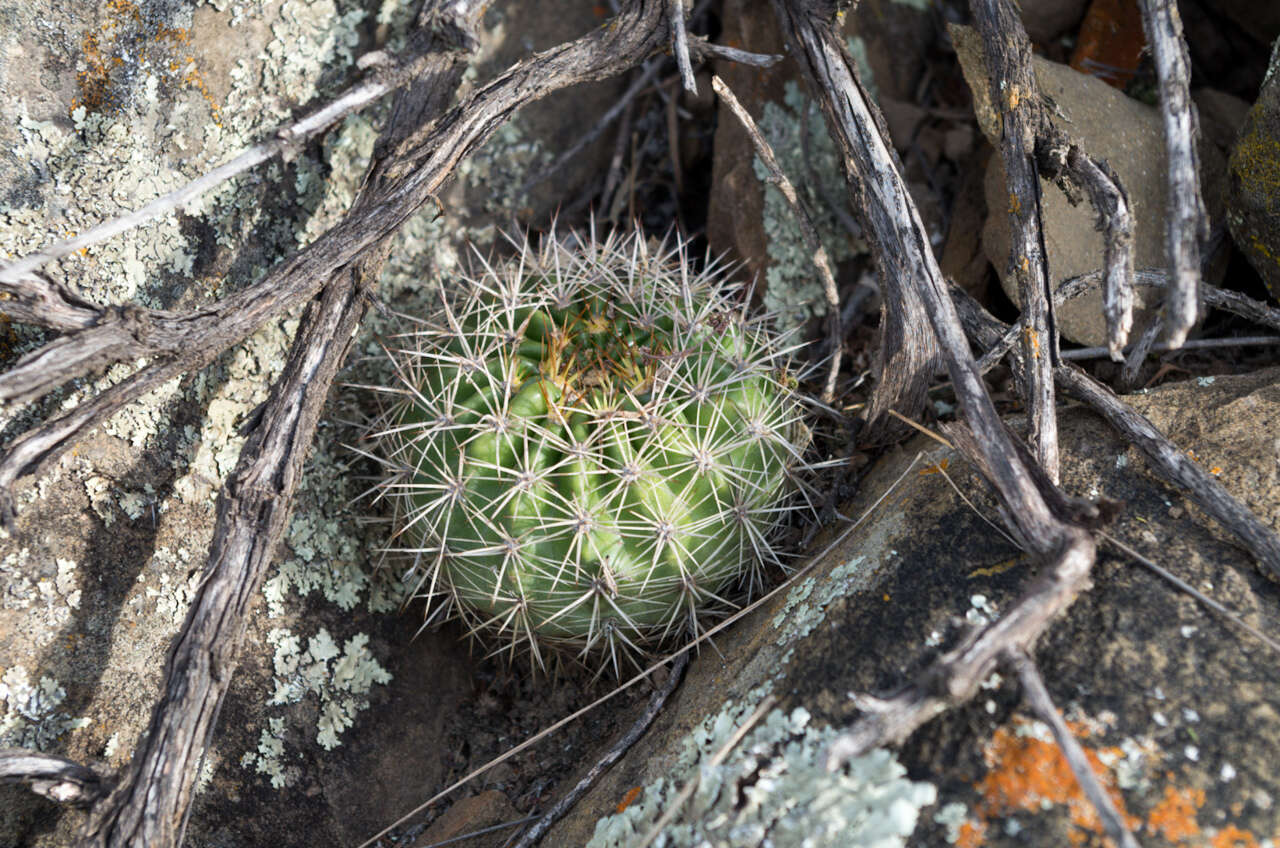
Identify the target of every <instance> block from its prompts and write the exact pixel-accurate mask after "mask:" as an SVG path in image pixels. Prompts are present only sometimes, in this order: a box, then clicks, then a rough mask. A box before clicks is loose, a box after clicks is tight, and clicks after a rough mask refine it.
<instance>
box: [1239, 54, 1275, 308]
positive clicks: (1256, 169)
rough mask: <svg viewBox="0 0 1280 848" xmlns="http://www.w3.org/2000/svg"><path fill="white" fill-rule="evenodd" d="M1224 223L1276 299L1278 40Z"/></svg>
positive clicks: (1246, 131)
mask: <svg viewBox="0 0 1280 848" xmlns="http://www.w3.org/2000/svg"><path fill="white" fill-rule="evenodd" d="M1228 167H1229V169H1230V187H1229V189H1228V192H1227V225H1228V226H1229V227H1230V229H1231V236H1232V238H1233V239H1234V240H1235V243H1236V246H1237V247H1239V248H1240V250H1241V251H1242V252H1243V253H1244V255H1245V256H1247V257H1249V262H1250V263H1252V264H1253V267H1254V268H1256V269H1257V271H1258V274H1259V275H1260V276H1261V277H1262V279H1263V282H1265V283H1266V284H1267V288H1268V289H1269V290H1270V292H1271V296H1272V297H1274V298H1277V299H1280V39H1278V40H1277V41H1276V47H1275V49H1274V51H1273V52H1272V54H1271V65H1270V68H1269V71H1268V75H1267V80H1266V82H1265V83H1263V86H1262V90H1261V91H1260V92H1258V100H1257V102H1255V103H1254V104H1253V108H1252V109H1250V110H1249V115H1248V117H1247V118H1246V120H1245V123H1244V126H1243V127H1241V129H1240V135H1239V137H1238V138H1237V139H1236V143H1235V147H1234V149H1233V150H1232V151H1231V159H1230V163H1229V165H1228Z"/></svg>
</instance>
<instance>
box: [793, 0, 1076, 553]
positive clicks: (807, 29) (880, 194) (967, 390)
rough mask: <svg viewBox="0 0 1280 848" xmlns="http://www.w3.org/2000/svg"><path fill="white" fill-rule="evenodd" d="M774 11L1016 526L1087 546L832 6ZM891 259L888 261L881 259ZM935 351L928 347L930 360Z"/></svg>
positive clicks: (916, 332)
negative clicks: (1033, 457)
mask: <svg viewBox="0 0 1280 848" xmlns="http://www.w3.org/2000/svg"><path fill="white" fill-rule="evenodd" d="M774 9H775V11H776V12H777V14H778V19H779V21H780V23H781V29H782V31H783V33H784V34H785V36H786V38H787V41H788V43H790V44H791V47H792V49H791V53H792V55H793V56H795V57H796V59H797V61H799V62H800V64H801V66H802V67H803V68H804V69H805V72H806V74H807V75H808V77H809V79H810V81H811V82H812V83H813V84H814V86H815V88H816V93H817V95H818V97H819V102H820V103H821V104H822V109H823V113H824V114H825V115H826V116H827V121H828V124H829V125H830V126H831V127H832V129H833V131H834V134H835V135H836V137H837V138H838V139H839V140H840V143H841V144H842V146H843V147H844V148H845V151H846V154H847V155H846V162H847V163H848V166H849V169H850V170H849V175H848V176H849V182H850V186H851V188H858V189H861V190H863V191H865V192H866V193H867V197H866V201H867V203H866V204H856V205H857V206H858V208H861V209H863V210H864V213H865V214H866V215H867V218H868V221H869V223H870V225H871V226H869V227H868V228H867V230H866V232H867V235H868V238H869V239H870V240H871V243H872V245H873V248H874V249H875V250H876V251H877V254H878V255H879V257H880V260H881V262H882V264H881V271H882V274H883V275H884V281H885V285H884V290H885V296H886V299H887V300H888V299H895V298H894V297H892V296H891V295H890V291H891V290H895V291H897V292H898V293H899V294H900V295H901V296H902V297H903V298H905V297H907V296H908V295H909V297H910V298H911V299H913V300H914V301H915V302H917V303H918V304H919V306H920V308H921V310H923V312H924V316H925V320H927V321H928V322H929V323H928V326H930V327H932V329H933V336H932V339H931V341H933V342H934V343H935V344H937V345H940V346H941V351H942V353H943V354H945V362H946V366H947V370H948V372H949V373H950V376H951V382H952V385H953V386H954V387H955V391H956V397H957V398H958V400H959V401H960V406H961V409H962V410H963V412H964V418H965V421H966V422H967V423H968V425H969V426H970V427H971V428H972V429H973V432H974V434H975V436H976V437H977V447H976V450H977V452H978V454H979V455H980V456H981V458H982V463H983V466H984V467H985V468H986V469H987V470H988V471H989V478H990V480H991V482H992V484H993V485H994V486H995V488H996V491H997V492H998V494H999V496H1000V498H1001V500H1002V501H1003V502H1004V505H1005V507H1006V508H1007V510H1008V513H1009V514H1010V515H1011V516H1013V520H1014V521H1015V522H1016V525H1017V528H1018V530H1019V532H1020V533H1021V534H1022V536H1023V538H1025V539H1027V540H1029V545H1030V546H1031V547H1030V550H1031V551H1032V552H1033V553H1034V554H1036V555H1038V556H1041V557H1046V558H1051V559H1057V558H1058V557H1060V556H1061V555H1062V554H1061V552H1062V551H1063V550H1066V549H1068V548H1072V549H1074V548H1075V547H1076V546H1077V545H1085V546H1086V547H1088V548H1089V550H1090V551H1092V543H1091V542H1088V539H1087V536H1086V537H1084V539H1083V540H1082V539H1081V534H1080V532H1079V530H1078V528H1075V527H1072V526H1070V525H1069V523H1067V522H1066V521H1064V520H1063V518H1061V517H1059V516H1057V515H1055V514H1054V513H1053V511H1052V510H1051V508H1050V505H1049V504H1048V503H1046V501H1045V499H1044V497H1043V495H1042V493H1041V491H1040V488H1039V486H1038V485H1037V481H1036V478H1035V475H1034V473H1033V471H1032V470H1031V469H1030V468H1029V467H1028V466H1027V464H1026V463H1025V462H1023V460H1022V456H1021V454H1020V453H1019V452H1018V450H1017V448H1016V447H1015V446H1014V444H1013V440H1012V439H1011V438H1010V435H1009V433H1008V431H1007V430H1006V428H1005V426H1004V423H1003V422H1002V421H1001V420H1000V416H999V415H998V414H997V413H996V409H995V405H994V404H993V403H992V401H991V397H990V395H988V394H987V390H986V387H985V386H983V384H982V378H981V376H980V375H979V374H978V371H977V368H976V366H975V363H974V361H973V355H972V353H971V352H970V350H969V342H968V340H967V339H965V335H964V330H963V329H962V328H961V326H960V320H959V318H958V317H957V315H956V310H955V306H954V305H953V304H952V302H951V297H950V296H949V295H948V293H947V288H946V285H945V283H944V282H943V279H942V273H941V272H940V271H939V270H938V265H937V262H936V261H935V260H934V257H933V252H932V251H931V250H930V248H929V240H928V238H927V236H926V235H925V232H924V225H923V224H922V223H921V221H920V215H919V213H918V212H917V211H916V208H915V204H914V203H913V202H912V201H911V197H910V195H909V194H908V193H907V190H906V186H905V185H904V184H903V181H902V175H901V173H900V172H899V170H898V168H897V166H896V162H895V160H894V158H893V156H892V153H891V148H889V146H888V145H887V143H886V141H885V136H884V134H882V133H881V131H880V129H879V127H878V126H877V124H876V122H875V121H874V120H873V119H872V117H871V113H870V112H869V111H868V105H867V101H866V98H865V94H864V92H863V91H862V89H861V88H860V87H859V86H858V85H857V83H856V81H855V79H854V77H853V71H852V60H851V58H850V56H849V55H848V52H847V50H846V48H845V45H844V41H843V39H841V38H840V37H839V36H838V35H837V34H836V31H835V29H834V26H833V21H832V17H831V16H832V15H833V14H834V9H833V8H832V7H831V6H829V5H827V4H825V3H823V2H820V0H774ZM857 145H862V146H857ZM868 204H869V205H868ZM890 262H892V263H893V264H891V265H890V264H886V263H890ZM890 271H892V272H895V273H896V276H895V273H890ZM890 280H893V284H892V286H890ZM924 326H925V325H924V324H917V325H916V326H914V327H912V328H911V330H912V336H913V338H914V343H913V345H912V347H911V348H910V349H911V350H915V351H917V352H918V351H920V350H922V349H923V345H922V344H921V340H922V339H923V337H925V336H926V335H927V334H925V333H924V332H922V330H923V327H924ZM936 356H937V354H931V355H930V358H931V359H932V358H934V357H936ZM888 365H890V366H892V363H888ZM894 371H895V374H896V376H895V375H886V377H885V379H886V380H888V381H898V380H901V381H903V382H902V383H900V385H907V384H909V382H910V380H909V379H908V378H907V377H905V376H903V371H902V370H901V369H894ZM1086 543H1087V544H1086Z"/></svg>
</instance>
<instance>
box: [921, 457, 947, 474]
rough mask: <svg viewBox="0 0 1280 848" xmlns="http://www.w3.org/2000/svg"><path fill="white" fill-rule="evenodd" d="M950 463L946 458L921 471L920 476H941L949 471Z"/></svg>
mask: <svg viewBox="0 0 1280 848" xmlns="http://www.w3.org/2000/svg"><path fill="white" fill-rule="evenodd" d="M949 462H950V460H949V459H946V458H944V459H943V460H941V461H940V462H935V463H934V464H933V465H926V466H925V467H924V468H921V469H920V476H921V477H923V476H925V475H926V474H941V473H942V472H944V471H946V470H947V464H948V463H949Z"/></svg>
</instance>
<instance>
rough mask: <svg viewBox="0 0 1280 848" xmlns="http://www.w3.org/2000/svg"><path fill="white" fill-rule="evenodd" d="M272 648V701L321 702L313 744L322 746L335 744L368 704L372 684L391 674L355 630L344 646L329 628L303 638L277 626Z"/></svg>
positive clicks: (327, 747) (271, 636)
mask: <svg viewBox="0 0 1280 848" xmlns="http://www.w3.org/2000/svg"><path fill="white" fill-rule="evenodd" d="M267 641H268V642H269V643H270V644H272V645H274V646H275V657H274V659H273V663H274V670H275V693H274V694H273V695H272V696H271V703H272V704H275V705H285V704H296V703H298V702H299V701H302V700H303V699H304V698H307V697H310V696H314V697H315V698H316V699H318V701H319V705H320V717H319V719H318V721H317V724H316V729H317V731H318V732H317V734H316V742H318V743H319V744H320V746H321V747H323V748H324V749H325V750H331V749H333V748H336V747H337V746H338V745H339V744H340V743H339V740H338V737H339V736H340V735H341V734H342V732H343V731H344V730H346V729H347V728H349V727H350V726H351V725H352V723H353V722H354V720H355V716H356V714H357V713H359V712H360V711H361V710H363V709H365V708H366V707H368V706H369V703H368V694H369V690H370V689H371V688H372V687H373V685H374V684H375V683H377V684H386V683H389V682H390V681H391V675H390V674H388V673H387V670H386V669H385V668H383V667H382V666H381V665H379V663H378V661H377V660H376V659H374V657H373V654H372V653H370V651H369V637H368V635H367V634H364V633H357V634H356V635H354V636H352V637H351V638H350V639H348V640H347V641H346V643H345V644H344V645H343V646H342V648H339V647H338V644H337V643H336V642H335V641H334V640H333V637H332V636H331V635H330V634H329V631H328V630H326V629H325V628H323V627H322V628H320V630H319V631H317V632H316V634H315V635H314V636H312V637H311V638H310V639H309V640H308V641H307V647H306V649H305V650H303V648H302V640H301V639H300V638H299V637H298V636H296V635H294V634H293V633H292V632H291V631H289V630H287V629H285V628H279V627H278V628H275V629H273V630H272V631H271V632H270V634H268V636H267Z"/></svg>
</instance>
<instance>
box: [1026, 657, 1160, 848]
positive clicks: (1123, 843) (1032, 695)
mask: <svg viewBox="0 0 1280 848" xmlns="http://www.w3.org/2000/svg"><path fill="white" fill-rule="evenodd" d="M1004 660H1005V662H1007V663H1008V664H1009V665H1010V666H1011V667H1012V668H1013V670H1014V672H1015V673H1016V674H1017V675H1018V682H1019V683H1021V684H1022V697H1023V698H1025V699H1026V701H1027V705H1028V706H1030V707H1031V710H1032V712H1034V713H1035V714H1036V715H1037V716H1039V717H1040V720H1041V721H1043V722H1044V723H1045V724H1047V725H1049V729H1050V730H1052V731H1053V738H1054V739H1055V740H1057V743H1058V748H1059V749H1060V750H1061V751H1062V754H1063V756H1064V757H1066V760H1067V765H1068V766H1070V767H1071V773H1072V774H1074V775H1075V776H1076V781H1077V782H1078V783H1079V784H1080V788H1081V789H1082V790H1083V791H1084V796H1085V797H1086V798H1088V799H1089V803H1090V804H1092V805H1093V809H1094V810H1096V811H1097V813H1098V819H1099V820H1100V821H1101V822H1102V827H1103V828H1104V829H1105V830H1106V831H1107V836H1110V837H1111V839H1112V841H1113V842H1115V844H1117V845H1119V846H1120V848H1138V840H1136V839H1134V838H1133V833H1132V832H1131V831H1130V830H1129V828H1128V826H1126V825H1125V823H1124V819H1122V818H1121V817H1120V811H1119V810H1117V809H1116V805H1115V802H1114V801H1112V800H1111V796H1110V795H1108V794H1107V790H1106V789H1104V788H1103V787H1102V783H1101V782H1099V780H1098V776H1097V775H1096V774H1094V773H1093V767H1092V766H1090V765H1089V758H1088V757H1086V756H1085V753H1084V748H1082V747H1080V742H1079V740H1077V739H1076V737H1075V734H1073V733H1072V732H1071V728H1069V727H1067V723H1066V722H1065V721H1063V720H1062V715H1061V714H1060V713H1059V712H1058V708H1057V707H1055V706H1054V705H1053V699H1052V698H1050V697H1049V690H1048V689H1046V688H1045V686H1044V680H1043V679H1041V677H1040V671H1039V669H1037V668H1036V665H1035V663H1034V662H1032V661H1031V657H1029V656H1028V655H1027V653H1026V652H1025V651H1008V652H1007V653H1006V654H1005V655H1004Z"/></svg>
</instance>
